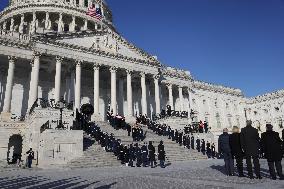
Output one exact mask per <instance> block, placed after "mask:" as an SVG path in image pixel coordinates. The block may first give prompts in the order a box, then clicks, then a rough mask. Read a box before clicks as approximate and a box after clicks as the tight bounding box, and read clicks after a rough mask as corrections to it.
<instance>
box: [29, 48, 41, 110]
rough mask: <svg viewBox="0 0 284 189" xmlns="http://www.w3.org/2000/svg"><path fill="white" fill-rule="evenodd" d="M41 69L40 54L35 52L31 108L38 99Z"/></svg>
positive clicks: (31, 84)
mask: <svg viewBox="0 0 284 189" xmlns="http://www.w3.org/2000/svg"><path fill="white" fill-rule="evenodd" d="M39 68H40V53H38V52H35V54H34V59H33V63H32V73H31V82H30V95H29V97H30V105H29V108H31V107H32V105H33V104H34V103H35V101H36V100H37V98H38V82H39Z"/></svg>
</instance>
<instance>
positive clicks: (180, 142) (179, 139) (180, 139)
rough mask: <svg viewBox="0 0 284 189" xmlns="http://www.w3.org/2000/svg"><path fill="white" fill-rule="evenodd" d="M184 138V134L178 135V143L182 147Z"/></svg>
mask: <svg viewBox="0 0 284 189" xmlns="http://www.w3.org/2000/svg"><path fill="white" fill-rule="evenodd" d="M182 138H183V133H179V135H178V143H179V145H180V146H182Z"/></svg>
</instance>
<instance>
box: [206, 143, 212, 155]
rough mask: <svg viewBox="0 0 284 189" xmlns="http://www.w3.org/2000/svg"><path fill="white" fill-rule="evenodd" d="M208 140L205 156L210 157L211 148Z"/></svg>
mask: <svg viewBox="0 0 284 189" xmlns="http://www.w3.org/2000/svg"><path fill="white" fill-rule="evenodd" d="M210 146H211V145H210V142H209V141H207V143H206V155H207V157H208V158H211V148H210Z"/></svg>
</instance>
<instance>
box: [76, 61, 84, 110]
mask: <svg viewBox="0 0 284 189" xmlns="http://www.w3.org/2000/svg"><path fill="white" fill-rule="evenodd" d="M81 66H82V61H81V60H77V61H76V83H75V107H74V108H75V111H76V110H78V111H79V112H80V107H81V72H82V67H81Z"/></svg>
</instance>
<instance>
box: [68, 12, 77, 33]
mask: <svg viewBox="0 0 284 189" xmlns="http://www.w3.org/2000/svg"><path fill="white" fill-rule="evenodd" d="M75 26H76V17H75V16H74V15H73V16H72V22H71V24H70V29H69V30H70V31H71V32H74V31H75Z"/></svg>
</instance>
